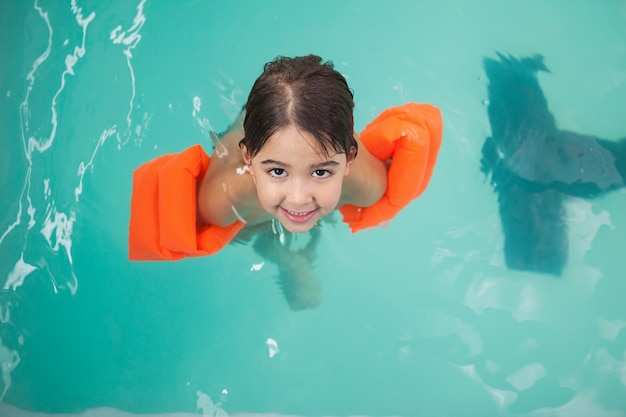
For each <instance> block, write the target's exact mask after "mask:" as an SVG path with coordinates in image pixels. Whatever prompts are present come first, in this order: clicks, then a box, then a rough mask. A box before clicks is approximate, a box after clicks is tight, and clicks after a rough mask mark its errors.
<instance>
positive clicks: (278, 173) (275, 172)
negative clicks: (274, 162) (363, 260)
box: [268, 168, 287, 178]
mask: <svg viewBox="0 0 626 417" xmlns="http://www.w3.org/2000/svg"><path fill="white" fill-rule="evenodd" d="M268 172H269V174H270V175H271V176H272V177H276V178H281V177H284V176H285V175H287V171H285V170H284V169H283V168H272V169H270V170H269V171H268Z"/></svg>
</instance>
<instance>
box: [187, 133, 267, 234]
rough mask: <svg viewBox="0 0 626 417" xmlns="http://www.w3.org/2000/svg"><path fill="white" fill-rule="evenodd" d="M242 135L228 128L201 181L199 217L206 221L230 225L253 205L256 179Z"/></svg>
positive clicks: (199, 185) (199, 188)
mask: <svg viewBox="0 0 626 417" xmlns="http://www.w3.org/2000/svg"><path fill="white" fill-rule="evenodd" d="M242 137H243V133H242V132H241V131H240V130H237V129H234V130H230V129H229V131H227V133H226V134H225V135H224V137H223V138H222V140H221V141H220V142H219V143H218V144H217V146H216V151H214V152H213V154H212V155H211V162H210V164H209V168H208V169H207V172H206V173H205V175H204V177H203V178H202V180H201V181H200V183H199V184H198V220H199V221H200V222H202V223H204V224H213V225H218V226H228V225H230V224H232V223H234V222H235V221H237V220H241V219H242V216H245V215H246V214H248V212H249V211H250V207H253V206H254V201H255V200H256V191H255V188H254V183H253V182H252V178H251V176H250V175H249V173H248V172H247V169H246V166H245V163H244V161H243V158H242V156H241V151H240V150H239V141H240V140H241V138H242Z"/></svg>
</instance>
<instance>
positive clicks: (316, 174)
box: [313, 169, 331, 178]
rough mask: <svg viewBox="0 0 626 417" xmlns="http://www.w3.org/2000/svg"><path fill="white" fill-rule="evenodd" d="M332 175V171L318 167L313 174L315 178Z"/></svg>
mask: <svg viewBox="0 0 626 417" xmlns="http://www.w3.org/2000/svg"><path fill="white" fill-rule="evenodd" d="M330 175H331V172H330V171H327V170H325V169H316V170H315V171H313V176H314V177H315V178H328V177H330Z"/></svg>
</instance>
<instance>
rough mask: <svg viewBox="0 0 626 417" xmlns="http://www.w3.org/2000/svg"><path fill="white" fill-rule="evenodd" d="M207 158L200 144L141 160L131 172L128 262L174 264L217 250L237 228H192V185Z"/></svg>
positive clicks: (194, 203)
mask: <svg viewBox="0 0 626 417" xmlns="http://www.w3.org/2000/svg"><path fill="white" fill-rule="evenodd" d="M210 161H211V159H210V158H209V156H208V155H207V154H206V153H205V152H204V150H203V149H202V147H201V146H200V145H195V146H192V147H191V148H189V149H187V150H185V151H183V152H181V153H178V154H170V155H163V156H161V157H158V158H156V159H153V160H151V161H148V162H146V163H145V164H143V165H142V166H140V167H139V168H137V169H136V170H135V172H134V173H133V191H132V197H131V203H130V226H129V235H128V258H129V259H131V260H135V261H137V260H144V261H145V260H177V259H181V258H184V257H189V256H205V255H213V254H215V253H217V252H219V251H220V250H221V249H222V248H223V247H224V246H226V244H228V242H230V241H231V240H232V239H233V238H234V237H235V235H237V233H238V232H239V231H240V230H241V229H242V228H243V226H244V224H243V223H242V222H240V221H238V222H235V223H233V224H231V225H230V226H226V227H220V226H214V225H210V226H206V227H203V228H202V229H201V230H197V223H196V210H197V196H196V183H197V181H198V180H199V179H201V178H202V177H203V176H204V173H205V172H206V170H207V168H208V167H209V163H210Z"/></svg>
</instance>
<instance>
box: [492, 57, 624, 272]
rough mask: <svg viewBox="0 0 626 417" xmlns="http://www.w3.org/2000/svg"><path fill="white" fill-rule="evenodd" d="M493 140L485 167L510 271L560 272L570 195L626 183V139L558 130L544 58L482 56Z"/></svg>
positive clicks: (596, 192) (587, 194) (594, 192)
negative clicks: (541, 77) (544, 79)
mask: <svg viewBox="0 0 626 417" xmlns="http://www.w3.org/2000/svg"><path fill="white" fill-rule="evenodd" d="M484 68H485V72H486V73H487V77H488V78H489V85H488V90H489V100H488V114H489V121H490V123H491V137H489V138H487V140H486V141H485V144H484V145H483V151H482V153H483V157H482V170H483V172H484V173H486V174H490V175H491V182H492V184H493V187H494V189H495V190H496V192H497V193H498V203H499V205H500V219H501V221H502V229H503V232H504V235H505V246H504V252H505V259H506V264H507V266H508V267H509V268H511V269H518V270H526V271H535V272H544V273H550V274H554V275H560V274H561V272H562V271H563V268H564V266H565V264H566V262H567V254H568V249H569V242H568V237H567V230H568V221H567V218H566V213H565V208H564V204H563V203H564V199H566V198H567V197H569V196H578V197H584V198H592V197H597V196H599V195H602V194H605V193H607V192H609V191H612V190H615V189H618V188H621V187H623V186H624V178H625V177H626V139H621V140H620V141H618V142H614V141H609V140H603V139H598V138H596V137H593V136H588V135H582V134H578V133H573V132H567V131H563V130H559V129H558V127H557V124H556V121H555V119H554V116H553V115H552V114H551V113H550V111H549V109H548V102H547V100H546V97H545V96H544V94H543V91H542V90H541V87H540V86H539V81H538V79H537V73H538V72H539V71H545V72H549V71H548V69H547V67H546V66H545V64H544V59H543V57H541V56H534V57H530V58H515V57H506V56H503V55H499V56H498V59H491V58H487V59H485V61H484Z"/></svg>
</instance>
